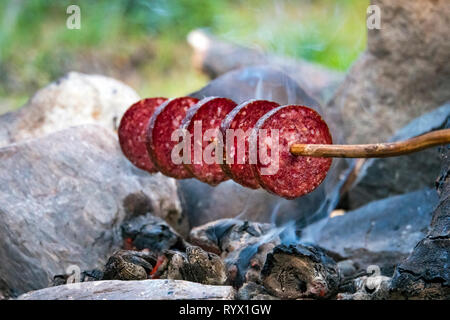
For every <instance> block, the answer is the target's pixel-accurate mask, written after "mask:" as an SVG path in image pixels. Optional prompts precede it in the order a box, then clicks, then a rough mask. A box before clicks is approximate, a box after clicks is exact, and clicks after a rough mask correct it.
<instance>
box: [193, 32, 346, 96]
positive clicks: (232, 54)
mask: <svg viewBox="0 0 450 320" xmlns="http://www.w3.org/2000/svg"><path fill="white" fill-rule="evenodd" d="M188 43H189V44H190V45H191V47H192V48H193V49H194V59H193V61H194V66H195V67H197V68H198V69H200V70H202V71H203V72H205V73H206V74H208V75H209V76H210V77H211V78H216V77H218V76H221V75H223V74H225V73H227V72H229V71H232V70H237V69H240V68H245V67H250V66H256V65H260V66H270V67H273V68H275V69H279V70H281V71H283V72H285V73H287V74H288V75H289V76H290V77H292V78H293V79H294V80H295V81H296V82H297V83H298V84H299V85H300V86H301V87H303V88H304V89H305V90H306V91H307V92H309V93H310V94H311V95H313V96H314V97H317V98H318V99H320V100H321V101H324V100H327V99H328V98H330V96H331V95H332V93H333V91H334V90H335V89H336V87H337V85H338V84H339V83H340V81H341V80H342V78H343V76H342V74H341V73H339V72H337V71H333V70H330V69H327V68H325V67H324V66H321V65H319V64H315V63H312V62H309V61H306V60H302V59H291V58H287V57H282V56H276V55H273V54H267V53H264V52H261V51H258V50H255V49H252V48H247V47H243V46H239V45H235V44H233V43H230V42H226V41H223V40H221V39H219V38H217V37H214V36H213V35H212V34H210V33H208V32H206V31H204V30H199V29H197V30H194V31H192V32H190V33H189V35H188Z"/></svg>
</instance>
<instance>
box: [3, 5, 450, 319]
mask: <svg viewBox="0 0 450 320" xmlns="http://www.w3.org/2000/svg"><path fill="white" fill-rule="evenodd" d="M374 2H377V3H380V4H383V6H384V7H385V10H386V11H387V12H388V13H392V12H397V11H396V8H397V9H398V7H402V6H404V4H387V1H374ZM424 2H425V1H424ZM440 5H442V4H440ZM412 6H414V8H413V9H411V10H406V11H405V12H403V11H401V13H398V14H399V15H405V16H406V17H407V18H408V21H410V20H411V21H414V22H411V23H412V26H411V27H410V28H411V29H412V30H416V32H417V33H418V34H420V31H423V28H424V27H423V26H422V24H420V23H418V22H416V19H414V17H415V16H416V15H417V10H418V8H417V7H420V5H419V4H414V5H412ZM436 15H438V13H436ZM387 16H388V18H387V20H386V21H385V22H384V23H385V25H384V28H386V29H385V30H388V31H389V32H386V33H382V34H381V35H380V34H378V33H376V31H375V30H371V31H369V36H368V49H367V50H366V52H364V53H363V55H362V56H361V57H360V58H359V60H358V61H357V62H356V63H355V65H354V66H353V67H352V68H351V69H350V71H349V72H348V74H347V75H343V74H340V73H339V72H335V71H330V70H327V69H325V68H323V67H320V66H317V65H314V64H312V63H309V62H306V61H295V60H293V59H287V58H280V57H278V56H274V55H269V54H264V53H261V52H260V51H258V50H254V49H251V48H246V47H244V46H237V45H235V44H232V43H229V42H226V41H224V40H221V39H218V38H216V37H214V36H212V35H211V34H209V33H207V32H205V31H203V30H194V31H193V32H191V33H190V35H189V36H188V42H189V44H190V45H191V47H192V48H193V50H194V61H193V62H194V64H195V66H196V67H197V68H198V69H200V70H201V71H203V72H204V73H206V74H208V75H209V76H210V77H211V78H212V79H211V81H210V82H209V83H208V84H207V85H206V86H205V87H204V88H201V89H200V90H198V91H196V92H191V93H188V94H186V95H185V96H180V97H176V98H172V99H170V98H166V97H160V96H158V97H150V98H145V99H142V98H141V97H139V96H138V95H137V94H136V92H135V91H134V90H133V89H131V88H130V87H128V86H127V85H125V84H123V83H121V82H119V81H117V80H114V79H110V78H107V77H103V76H96V75H85V74H81V73H76V72H71V73H69V74H68V75H66V76H64V77H62V78H60V79H58V80H57V81H56V82H54V83H51V84H50V85H49V86H47V87H45V88H43V89H41V90H40V91H38V92H37V93H36V94H35V95H34V96H33V97H32V98H31V99H30V101H29V102H28V103H27V105H26V106H24V107H23V108H21V109H20V110H19V111H16V112H12V113H8V114H5V115H2V116H0V177H1V179H2V180H3V181H4V182H5V183H2V184H0V236H1V239H2V242H1V243H0V260H1V261H2V264H1V265H0V299H25V300H27V299H154V300H158V299H176V300H178V299H226V300H284V299H286V300H296V299H315V300H325V299H332V300H381V299H449V298H450V283H449V281H450V280H449V274H448V262H449V261H448V259H449V258H448V257H449V256H450V255H449V248H450V242H449V241H450V240H449V234H448V227H449V222H448V221H449V219H448V218H449V215H450V210H449V201H450V200H449V199H450V198H449V196H450V183H449V177H450V174H449V172H450V162H449V159H450V158H449V152H450V149H449V147H448V144H450V104H449V103H448V102H447V101H450V100H449V99H450V96H449V95H448V92H450V91H449V90H448V89H449V84H450V82H449V80H448V78H445V76H443V75H442V73H445V72H441V67H442V66H441V65H440V64H439V63H440V61H441V60H442V59H441V60H438V59H434V58H435V56H434V55H437V54H438V53H439V54H442V55H445V54H446V55H447V57H448V52H445V53H442V52H440V50H441V49H439V48H440V46H436V50H423V48H422V45H421V44H420V43H410V42H409V41H405V40H404V34H403V33H404V32H405V31H404V30H403V29H404V28H403V26H402V24H401V23H400V24H399V22H398V21H397V20H396V19H395V18H393V17H391V16H390V15H387ZM393 16H394V15H393ZM439 17H440V16H439ZM424 32H425V31H424ZM447 38H448V33H447ZM428 40H429V41H430V42H433V41H435V40H433V39H431V40H430V39H428ZM397 42H398V43H400V45H398V44H396V43H397ZM393 43H395V45H394V44H393ZM391 45H392V48H391ZM404 47H406V49H407V50H406V49H405V48H404ZM436 52H438V53H436ZM439 57H441V55H439ZM405 59H406V60H408V59H409V60H413V61H414V62H415V63H416V64H417V65H416V66H415V67H414V68H412V69H408V68H406V67H405V65H404V63H403V62H399V61H403V60H405ZM444 60H445V59H444ZM417 61H420V63H418V62H417ZM446 61H448V60H446ZM397 67H398V70H399V72H394V73H393V71H392V70H393V69H395V68H397ZM405 70H408V72H406V71H405ZM429 70H433V72H431V73H430V71H429ZM400 71H401V72H400ZM405 74H406V75H407V76H405ZM447 76H448V74H447ZM374 77H376V79H373V78H374ZM412 78H417V79H420V81H421V83H422V82H427V81H428V82H430V88H429V90H422V89H421V87H420V86H419V85H416V84H414V83H411V82H410V81H411V79H412ZM435 78H437V79H438V80H436V81H432V80H433V79H435ZM392 79H394V80H396V81H394V82H395V83H393V80H392ZM439 79H440V80H439ZM441 80H442V81H441ZM437 82H439V83H441V85H437V84H436V83H437ZM367 83H371V84H372V83H373V87H372V86H369V85H368V84H367ZM369 87H370V88H369ZM416 87H417V88H418V89H417V90H414V88H416ZM443 87H444V88H443ZM409 105H410V106H411V107H410V108H408V107H407V106H409ZM80 106H84V109H83V110H80ZM422 106H423V107H422ZM61 110H64V111H63V113H64V117H62V118H58V115H59V114H61ZM81 111H83V112H81ZM58 119H59V120H58ZM239 130H240V131H239ZM238 131H239V133H237V132H238ZM266 132H269V134H267V135H266ZM241 133H242V134H241ZM355 158H356V159H355ZM186 312H187V311H186Z"/></svg>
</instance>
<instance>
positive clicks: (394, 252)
mask: <svg viewBox="0 0 450 320" xmlns="http://www.w3.org/2000/svg"><path fill="white" fill-rule="evenodd" d="M437 203H438V196H437V194H436V191H434V190H433V189H425V190H420V191H415V192H411V193H408V194H405V195H399V196H393V197H390V198H387V199H383V200H378V201H373V202H371V203H369V204H367V205H365V206H363V207H361V208H359V209H356V210H354V211H349V212H347V213H345V214H344V215H342V216H337V217H334V218H328V219H324V220H322V221H319V222H316V223H315V224H313V225H310V226H308V227H306V228H305V229H303V230H302V235H301V240H302V241H307V242H312V243H315V244H317V245H319V246H321V247H322V248H324V249H325V250H326V251H327V252H328V254H329V255H330V256H331V257H333V258H334V259H335V260H336V261H341V260H346V259H351V260H353V261H354V262H355V264H356V265H357V266H358V268H359V269H366V267H368V266H369V265H378V266H379V267H380V268H381V272H382V274H383V275H386V276H392V274H393V271H394V268H395V267H396V266H397V265H398V264H399V263H400V262H402V261H403V260H404V259H405V258H406V257H408V255H409V254H410V253H411V252H412V250H413V249H414V247H415V245H416V244H417V242H418V241H419V240H420V239H422V238H423V237H424V236H425V235H426V234H427V232H428V226H429V224H430V221H431V216H432V213H433V210H434V208H435V207H436V205H437Z"/></svg>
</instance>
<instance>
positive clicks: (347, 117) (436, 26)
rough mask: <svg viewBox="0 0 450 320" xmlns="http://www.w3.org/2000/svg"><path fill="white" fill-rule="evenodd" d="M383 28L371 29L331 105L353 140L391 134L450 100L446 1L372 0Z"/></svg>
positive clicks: (372, 139)
mask: <svg viewBox="0 0 450 320" xmlns="http://www.w3.org/2000/svg"><path fill="white" fill-rule="evenodd" d="M371 4H373V5H377V6H379V8H380V11H381V29H373V30H369V31H368V44H367V46H368V48H367V50H366V51H365V52H364V53H363V54H362V55H361V57H360V58H359V59H358V60H357V61H356V62H355V64H354V65H353V67H352V68H351V70H350V71H349V73H348V75H347V77H346V79H345V80H344V81H343V82H342V84H341V86H340V88H339V89H338V91H337V92H336V95H335V97H334V98H333V99H332V100H331V101H330V103H329V105H328V108H329V109H330V111H334V112H336V113H339V114H340V115H342V118H341V120H342V123H341V129H342V130H343V131H344V133H345V136H346V137H347V142H348V143H373V142H380V141H382V140H386V139H388V138H389V137H390V136H392V135H393V134H394V133H395V131H396V130H397V129H399V128H401V127H403V126H405V125H406V124H407V123H408V122H409V121H410V120H411V119H414V118H416V117H418V116H420V115H421V114H423V113H424V112H426V111H430V110H433V109H434V108H436V107H438V106H440V105H442V104H443V103H445V102H446V101H448V100H449V99H450V81H449V80H448V79H449V75H450V64H449V63H448V61H449V60H450V32H448V29H449V22H448V17H449V16H450V2H449V1H447V0H423V1H408V0H398V1H390V0H372V1H371Z"/></svg>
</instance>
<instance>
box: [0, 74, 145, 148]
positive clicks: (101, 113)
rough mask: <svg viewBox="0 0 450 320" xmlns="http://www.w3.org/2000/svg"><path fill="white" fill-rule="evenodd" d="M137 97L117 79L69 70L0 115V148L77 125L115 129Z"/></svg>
mask: <svg viewBox="0 0 450 320" xmlns="http://www.w3.org/2000/svg"><path fill="white" fill-rule="evenodd" d="M138 100H139V96H138V94H137V93H136V92H135V91H134V90H133V89H131V88H130V87H128V86H127V85H125V84H124V83H122V82H120V81H117V80H115V79H112V78H108V77H104V76H100V75H87V74H82V73H77V72H70V73H68V74H66V75H65V76H63V77H61V78H60V79H58V80H56V81H55V82H52V83H50V84H49V85H48V86H46V87H45V88H43V89H41V90H39V91H38V92H36V93H35V94H34V96H33V97H32V98H31V99H30V100H29V101H28V103H27V104H26V105H25V106H23V107H22V108H21V109H19V110H18V111H15V112H10V113H7V114H5V115H2V116H0V147H2V146H5V145H8V144H10V143H13V142H18V141H21V140H24V139H30V138H36V137H40V136H43V135H45V134H48V133H52V132H55V131H58V130H62V129H66V128H68V127H71V126H76V125H81V124H98V125H101V126H103V127H105V128H108V129H110V130H116V129H117V127H118V124H119V121H120V119H121V117H122V114H123V113H124V112H125V111H126V110H127V109H128V107H129V106H130V105H131V104H132V103H134V102H136V101H138Z"/></svg>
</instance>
